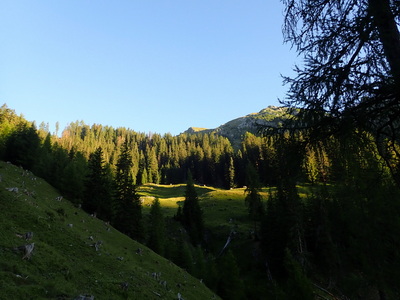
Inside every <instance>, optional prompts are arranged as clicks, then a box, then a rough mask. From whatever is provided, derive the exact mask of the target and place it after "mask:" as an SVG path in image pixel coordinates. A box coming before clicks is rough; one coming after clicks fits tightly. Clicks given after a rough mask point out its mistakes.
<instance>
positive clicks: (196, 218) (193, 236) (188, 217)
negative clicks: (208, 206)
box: [182, 171, 204, 245]
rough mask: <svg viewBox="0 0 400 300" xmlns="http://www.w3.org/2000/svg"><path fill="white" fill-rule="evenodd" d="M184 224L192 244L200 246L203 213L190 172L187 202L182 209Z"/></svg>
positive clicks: (186, 195) (186, 193)
mask: <svg viewBox="0 0 400 300" xmlns="http://www.w3.org/2000/svg"><path fill="white" fill-rule="evenodd" d="M182 223H183V226H184V227H185V228H186V230H187V231H188V234H189V236H190V240H191V242H192V244H193V245H199V244H200V243H201V242H202V241H203V233H204V223H203V212H202V211H201V208H200V205H199V199H198V197H197V192H196V189H195V187H194V183H193V178H192V174H191V173H190V171H189V172H188V181H187V184H186V191H185V201H184V203H183V208H182Z"/></svg>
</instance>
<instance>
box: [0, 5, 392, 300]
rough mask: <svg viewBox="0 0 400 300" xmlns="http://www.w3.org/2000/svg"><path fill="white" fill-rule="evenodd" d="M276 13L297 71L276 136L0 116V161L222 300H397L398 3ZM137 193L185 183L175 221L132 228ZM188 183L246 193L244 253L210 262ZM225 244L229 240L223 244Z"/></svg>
mask: <svg viewBox="0 0 400 300" xmlns="http://www.w3.org/2000/svg"><path fill="white" fill-rule="evenodd" d="M283 3H284V5H285V22H284V26H283V33H284V38H285V41H286V42H288V43H290V44H291V45H292V46H293V47H294V48H295V49H296V50H297V51H298V52H299V55H300V56H302V57H303V58H304V61H303V64H302V65H301V66H297V67H296V68H295V71H296V74H297V75H296V77H295V78H289V77H287V78H285V79H284V80H285V83H286V84H288V85H289V89H288V94H287V98H286V99H284V100H282V101H281V102H282V104H283V105H284V107H285V109H287V116H286V118H285V119H284V120H282V122H281V123H280V124H279V126H271V127H268V126H261V127H260V128H259V130H258V131H257V132H253V133H250V132H247V133H245V134H243V135H242V136H241V137H240V141H237V140H235V141H233V140H229V139H228V138H227V137H224V136H222V135H220V134H218V132H213V131H203V132H199V133H195V132H193V133H183V134H180V135H178V136H172V135H170V134H165V135H159V134H144V133H138V132H135V131H133V130H130V129H126V128H112V127H108V126H102V125H98V124H94V125H91V126H89V125H87V124H85V123H84V122H75V123H71V124H70V125H69V126H68V127H67V128H65V129H64V131H63V132H62V133H61V135H60V136H59V135H56V134H51V133H50V132H49V130H48V126H47V125H46V124H44V123H43V124H40V125H39V126H37V125H35V124H32V123H30V122H28V121H27V120H25V119H24V118H23V117H22V116H17V115H16V114H15V112H14V111H13V110H12V109H10V108H8V107H7V106H6V105H3V106H2V107H1V109H0V158H1V159H2V160H5V161H10V162H12V163H14V164H16V165H19V166H21V167H22V168H24V169H28V170H31V171H33V172H34V173H35V174H36V175H38V176H41V177H42V178H44V179H46V180H47V181H48V182H49V183H51V184H52V185H54V186H55V187H56V188H57V189H59V191H60V192H61V193H62V194H63V195H65V196H66V197H67V198H68V199H70V200H71V201H72V202H73V203H74V204H75V205H77V206H82V208H83V209H85V210H86V211H87V212H88V213H91V214H97V215H98V217H99V218H101V219H103V220H105V221H110V222H111V224H112V225H113V226H114V227H115V228H117V229H119V230H120V231H122V232H124V233H125V234H127V235H128V236H130V237H132V238H134V239H136V240H138V241H141V242H143V243H146V244H147V245H148V246H149V247H151V248H152V249H153V250H154V251H156V252H157V253H160V254H161V255H164V256H165V257H167V258H168V259H170V260H172V261H174V262H175V263H176V264H178V265H179V266H181V267H183V268H185V269H187V270H188V271H189V272H190V273H192V274H193V275H195V276H197V277H198V278H204V283H205V284H206V285H207V286H208V287H210V288H211V289H212V290H214V291H216V292H217V294H218V295H220V296H221V297H222V298H223V299H314V298H317V299H381V300H384V299H399V298H400V288H399V282H400V237H399V232H400V189H399V187H400V144H399V141H400V138H399V133H400V128H399V125H400V96H399V95H400V59H399V58H400V33H399V24H400V9H399V3H398V1H392V0H383V1H382V0H379V1H378V0H369V1H339V0H333V1H310V0H284V1H283ZM147 183H157V184H176V183H185V184H186V191H185V200H184V201H183V202H184V203H183V205H182V206H180V207H179V208H178V209H177V212H176V215H175V216H174V217H173V218H164V217H163V216H162V213H161V211H160V203H159V201H158V200H157V199H155V200H154V203H153V205H152V206H151V211H150V214H149V216H148V217H149V218H144V216H143V215H142V206H141V201H140V197H139V196H138V193H137V187H138V186H141V185H144V184H147ZM195 184H198V185H208V186H213V187H219V188H224V189H231V188H235V187H245V195H244V196H243V203H244V205H245V208H247V212H248V215H247V217H248V220H251V222H252V224H253V230H252V233H251V236H250V237H249V239H248V242H249V243H251V245H252V247H250V248H251V250H249V251H248V252H247V253H246V254H243V251H244V250H243V249H239V247H236V248H235V247H224V248H223V251H221V252H215V251H213V234H212V232H210V231H209V230H208V229H207V228H206V227H205V225H204V220H203V210H202V207H201V203H199V199H198V196H197V194H196V189H195V188H194V186H195ZM263 187H271V189H270V193H269V197H268V199H263V198H262V197H261V196H260V191H261V189H262V188H263ZM300 188H302V191H303V192H302V193H300V192H299V189H300ZM304 191H305V192H304ZM177 228H179V230H180V231H179V232H181V233H182V234H181V235H179V236H173V232H176V231H174V229H177ZM171 233H172V235H171ZM172 237H173V238H172ZM232 239H235V237H234V231H232V236H231V235H230V236H229V237H228V241H227V243H226V245H228V244H229V242H230V241H231V240H232ZM243 248H245V247H243ZM240 250H242V251H240Z"/></svg>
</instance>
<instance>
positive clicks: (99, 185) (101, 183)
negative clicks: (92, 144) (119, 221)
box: [82, 147, 112, 220]
mask: <svg viewBox="0 0 400 300" xmlns="http://www.w3.org/2000/svg"><path fill="white" fill-rule="evenodd" d="M111 189H112V182H111V174H110V171H109V169H108V168H107V166H105V163H104V159H103V150H102V148H101V147H99V148H97V149H96V151H95V152H93V153H92V154H90V156H89V161H88V174H87V177H86V180H85V193H84V198H83V203H82V207H83V209H84V210H86V211H87V212H88V213H94V212H96V213H97V216H98V217H99V218H100V219H102V220H110V218H111V199H112V190H111Z"/></svg>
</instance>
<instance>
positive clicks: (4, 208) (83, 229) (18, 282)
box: [0, 162, 215, 299]
mask: <svg viewBox="0 0 400 300" xmlns="http://www.w3.org/2000/svg"><path fill="white" fill-rule="evenodd" d="M0 174H1V181H0V214H1V215H0V216H1V217H0V228H2V230H1V231H0V286H1V289H0V299H10V297H11V298H12V299H75V298H77V297H78V298H77V299H83V298H82V297H83V295H88V296H89V297H90V296H93V297H94V299H160V298H162V299H178V293H179V294H180V295H181V296H182V297H183V298H185V299H212V298H214V297H215V296H214V294H213V293H212V292H211V291H210V290H209V289H207V288H206V287H205V286H204V285H203V284H202V283H201V282H200V281H199V280H198V279H196V278H193V277H192V276H190V275H189V274H188V273H187V272H186V271H184V270H182V269H180V268H178V267H177V266H175V265H174V264H172V263H171V262H169V261H167V260H166V259H164V258H162V257H160V256H158V255H157V254H155V253H154V252H153V251H151V250H149V249H148V248H147V247H145V246H143V245H141V244H139V243H137V242H136V241H133V240H131V239H129V238H128V237H126V236H125V235H123V234H121V233H120V232H118V231H116V230H115V229H114V228H112V227H111V226H109V225H108V224H106V223H104V222H103V221H101V220H99V219H96V218H94V217H91V216H89V215H88V214H86V213H85V212H84V211H82V210H81V209H79V208H76V207H74V206H73V205H72V204H71V203H70V202H68V201H67V200H65V199H61V200H60V199H58V200H60V201H58V200H56V199H57V197H59V196H60V195H59V194H58V193H57V191H56V190H55V189H54V188H52V187H51V186H50V185H48V184H47V183H46V182H44V181H43V180H41V179H40V178H37V177H35V175H34V174H32V173H31V172H28V171H24V170H23V169H21V168H18V167H16V166H14V165H11V164H7V163H4V162H0ZM27 232H33V236H32V238H31V239H28V240H25V239H24V236H23V235H24V234H25V233H27ZM32 244H34V248H33V252H32V255H31V257H30V259H29V253H28V255H26V253H25V251H24V249H22V247H21V246H24V245H32ZM18 247H20V248H21V250H18ZM24 256H28V257H26V258H25V259H23V257H24ZM80 296H82V297H81V298H79V297H80ZM87 299H90V298H87Z"/></svg>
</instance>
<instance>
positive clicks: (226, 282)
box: [217, 250, 246, 300]
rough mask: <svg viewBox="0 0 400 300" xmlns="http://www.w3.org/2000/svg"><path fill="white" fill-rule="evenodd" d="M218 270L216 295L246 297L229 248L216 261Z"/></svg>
mask: <svg viewBox="0 0 400 300" xmlns="http://www.w3.org/2000/svg"><path fill="white" fill-rule="evenodd" d="M218 270H219V274H220V278H219V281H218V290H217V293H218V295H219V296H220V297H221V298H223V299H232V300H236V299H237V300H239V299H246V295H245V293H244V285H243V281H242V280H241V279H240V273H239V267H238V265H237V262H236V259H235V256H234V255H233V253H232V251H231V250H228V251H227V252H226V254H224V255H223V256H222V257H221V258H220V261H218Z"/></svg>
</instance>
